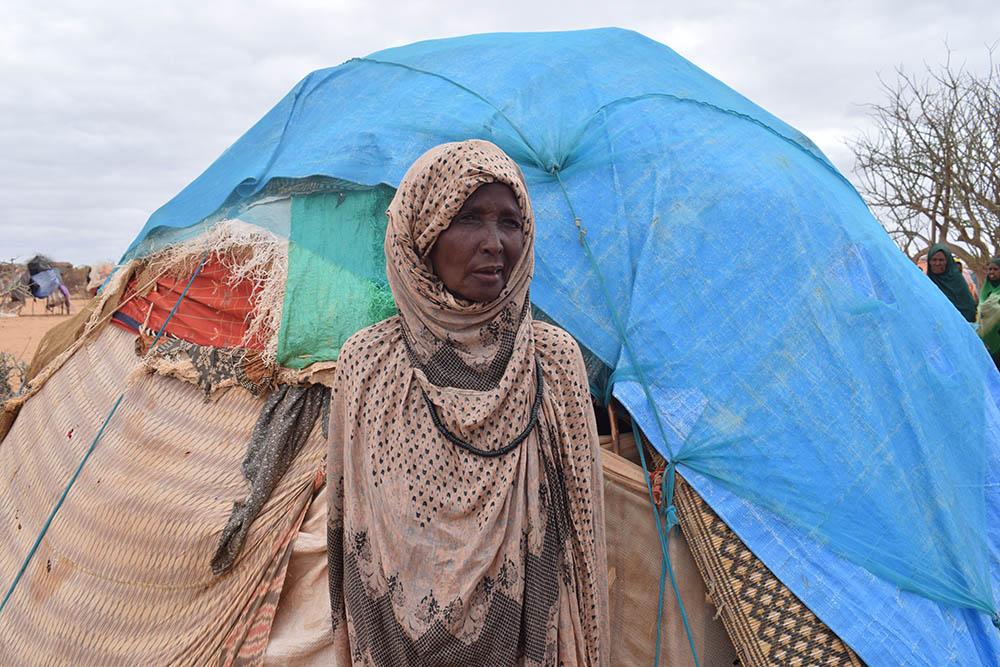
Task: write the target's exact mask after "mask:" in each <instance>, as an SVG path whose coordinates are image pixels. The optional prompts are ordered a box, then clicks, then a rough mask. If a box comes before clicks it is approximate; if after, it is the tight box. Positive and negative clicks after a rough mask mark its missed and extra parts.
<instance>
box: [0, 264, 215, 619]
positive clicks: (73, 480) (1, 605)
mask: <svg viewBox="0 0 1000 667" xmlns="http://www.w3.org/2000/svg"><path fill="white" fill-rule="evenodd" d="M210 254H211V251H209V252H207V253H205V256H204V257H202V258H201V262H200V263H199V264H198V268H197V269H195V271H194V273H193V274H192V275H191V280H189V281H188V284H187V286H186V287H185V288H184V291H183V292H181V295H180V297H178V299H177V303H175V304H174V307H173V308H171V309H170V313H169V314H168V315H167V319H165V320H164V321H163V326H162V327H160V330H159V331H158V332H157V333H156V337H155V338H153V342H152V344H151V345H150V346H149V351H150V352H151V351H152V350H153V346H154V345H156V342H157V341H158V340H160V336H162V335H163V332H164V331H166V330H167V322H169V321H170V318H171V317H173V316H174V313H175V312H176V311H177V306H179V305H181V301H182V300H183V299H184V297H185V295H187V293H188V289H190V287H191V284H192V283H193V282H194V279H195V277H196V276H197V275H198V272H199V271H201V267H202V266H204V265H205V260H207V259H208V256H209V255H210ZM146 354H149V352H147V353H146ZM124 397H125V392H122V393H121V394H119V395H118V400H116V401H115V404H114V405H113V406H112V407H111V411H110V412H109V413H108V416H107V417H106V418H105V419H104V423H103V424H101V428H100V430H99V431H97V435H96V436H94V441H93V442H92V443H90V447H89V448H88V449H87V453H86V454H84V455H83V460H82V461H80V465H78V466H77V467H76V472H74V473H73V476H72V477H71V478H70V480H69V484H67V485H66V488H65V489H64V490H63V492H62V495H61V496H59V500H58V501H57V502H56V506H55V507H54V508H52V513H51V514H49V518H48V519H46V520H45V523H44V524H43V525H42V530H41V532H40V533H38V537H37V538H35V543H34V544H33V545H31V550H30V551H29V552H28V555H27V557H26V558H25V559H24V562H23V563H21V569H19V570H18V571H17V576H15V577H14V581H13V582H12V583H11V585H10V588H8V589H7V594H6V595H4V596H3V602H0V612H2V611H3V609H4V607H6V606H7V600H9V599H10V596H11V594H12V593H13V592H14V589H15V588H17V584H18V583H19V582H20V581H21V577H22V576H24V572H25V570H27V569H28V565H29V564H30V563H31V559H32V558H34V556H35V552H36V551H38V545H39V544H41V543H42V539H43V538H44V537H45V534H46V533H47V532H48V530H49V526H50V525H52V520H53V519H55V518H56V513H57V512H58V511H59V508H60V507H62V504H63V501H64V500H66V496H67V495H68V494H69V490H70V489H71V488H73V484H75V483H76V478H77V477H79V476H80V471H82V470H83V466H84V464H86V463H87V459H89V458H90V455H91V454H92V453H93V452H94V448H95V447H96V446H97V441H98V440H100V439H101V436H102V435H104V429H106V428H107V426H108V423H110V422H111V417H113V416H114V414H115V412H116V411H117V410H118V406H119V405H121V402H122V399H123V398H124Z"/></svg>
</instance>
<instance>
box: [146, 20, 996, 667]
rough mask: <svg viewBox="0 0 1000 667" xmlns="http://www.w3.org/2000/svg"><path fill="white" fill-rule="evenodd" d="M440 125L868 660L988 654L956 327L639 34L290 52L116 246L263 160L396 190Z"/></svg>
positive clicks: (666, 446)
mask: <svg viewBox="0 0 1000 667" xmlns="http://www.w3.org/2000/svg"><path fill="white" fill-rule="evenodd" d="M466 138H483V139H487V140H490V141H492V142H494V143H496V144H497V145H499V146H500V147H501V148H502V149H503V150H505V151H506V152H507V153H508V154H510V155H511V156H512V157H513V158H514V159H516V160H517V161H518V163H519V164H520V165H521V167H522V170H523V171H524V173H525V177H526V180H527V183H528V187H529V191H530V194H531V197H532V202H533V204H534V207H535V213H536V219H537V230H538V232H537V234H538V236H537V244H536V254H537V259H536V273H535V279H534V282H533V285H532V299H533V301H534V302H535V303H536V304H537V305H538V306H539V307H540V308H541V309H542V310H543V311H544V312H545V313H547V314H548V315H549V316H551V317H552V318H553V319H554V320H556V321H557V322H559V323H560V324H561V325H562V326H563V327H564V328H566V329H567V330H569V331H570V333H572V334H573V336H575V337H576V338H577V339H578V340H579V341H580V342H581V343H582V344H583V345H585V346H586V347H587V348H589V349H590V350H591V351H593V352H594V353H595V354H596V355H597V356H598V357H599V358H600V359H601V361H603V362H604V363H605V364H606V365H607V366H609V367H610V368H613V369H614V374H613V382H614V383H615V384H614V393H615V395H616V396H617V397H619V399H620V400H621V401H622V403H623V404H624V405H625V406H626V407H627V408H628V409H629V411H630V412H631V413H632V414H633V416H634V417H635V418H636V420H637V421H638V422H639V424H640V425H641V426H642V428H643V430H644V431H645V433H646V434H647V435H648V437H649V438H650V439H651V440H652V441H653V443H654V444H655V446H656V447H657V448H658V449H659V450H660V451H661V452H662V453H664V455H665V456H667V457H668V458H670V459H672V460H675V461H678V462H679V463H680V470H681V471H682V472H687V473H688V474H689V475H690V476H691V478H692V479H694V480H695V486H696V488H698V490H699V492H700V493H701V494H702V495H703V496H704V497H705V498H706V499H707V500H708V501H709V502H710V503H711V504H712V505H713V507H715V508H716V509H717V510H718V511H720V514H722V516H723V517H724V518H725V519H726V520H727V522H729V524H730V525H731V526H732V527H733V528H734V530H736V532H737V533H738V534H740V535H741V537H743V539H744V541H746V543H747V544H748V546H749V547H750V548H751V549H752V550H754V551H755V553H757V554H758V555H759V556H761V558H762V559H763V560H764V562H765V563H766V564H767V565H768V566H769V567H771V568H772V569H773V570H774V571H775V572H776V573H777V574H778V575H779V576H780V577H781V578H782V580H783V581H784V582H785V583H786V584H787V585H789V586H790V587H791V588H792V590H793V591H795V592H796V593H797V594H798V595H799V596H800V598H801V599H802V600H803V601H804V602H805V603H806V604H807V605H808V606H810V608H812V609H814V610H816V611H817V613H818V614H819V615H820V617H821V618H822V619H823V620H824V621H825V622H826V623H827V624H828V625H829V626H830V627H831V628H832V629H833V630H834V631H835V632H837V633H838V634H839V635H840V636H841V637H844V638H845V639H846V640H847V641H848V642H849V643H850V644H851V645H852V646H853V647H854V648H855V649H856V650H857V651H858V652H859V655H860V656H861V657H862V659H864V660H865V661H866V662H868V663H869V664H873V665H877V664H898V663H899V660H900V656H907V655H910V657H911V658H913V659H912V660H910V659H905V660H904V662H907V663H908V664H962V665H968V664H995V657H994V658H991V657H990V656H996V655H998V654H1000V635H998V633H997V630H996V629H995V628H993V626H992V625H991V624H990V617H991V616H992V615H993V614H994V612H995V609H996V603H995V593H994V591H995V590H996V581H997V572H998V568H1000V564H998V560H997V556H996V554H997V551H998V550H997V545H998V544H1000V542H998V536H997V534H996V532H995V528H994V526H995V525H996V522H995V520H994V522H993V524H992V525H991V524H990V523H989V522H988V520H987V519H988V517H994V519H995V517H996V516H997V514H998V512H997V508H998V506H1000V503H998V493H997V488H998V487H997V486H996V483H995V482H994V481H992V480H994V479H995V467H994V466H993V464H990V465H988V461H992V460H994V459H995V457H996V452H997V451H998V441H997V439H998V437H1000V436H998V432H1000V431H998V429H997V428H996V424H997V420H996V418H995V417H996V414H997V404H998V399H1000V388H998V387H1000V378H998V375H997V373H996V370H995V369H994V368H993V366H992V363H991V361H990V359H989V357H988V355H987V354H986V352H985V350H984V349H983V346H982V343H981V341H979V339H978V338H977V337H976V336H975V334H974V333H973V332H972V331H971V330H970V328H969V327H968V325H967V324H966V323H965V322H964V320H963V319H962V318H961V316H960V315H959V314H958V313H957V311H955V309H954V307H953V306H952V305H951V304H950V303H949V302H948V301H947V299H946V298H945V297H944V296H943V295H942V294H941V293H940V291H939V290H937V289H936V288H935V287H934V286H933V285H932V284H931V283H930V282H929V281H928V280H927V279H926V277H925V276H923V275H922V274H921V273H920V272H919V271H918V269H917V268H916V267H915V266H913V264H912V263H910V262H909V261H908V260H907V259H906V258H905V257H904V256H903V255H902V254H901V253H900V252H899V251H898V250H897V249H896V248H895V247H894V245H893V244H892V243H891V241H890V240H889V238H888V237H887V235H886V234H885V233H884V232H883V231H882V229H881V228H880V227H879V225H878V223H877V222H876V221H875V220H874V218H873V217H872V216H871V214H870V212H869V211H868V210H867V208H866V207H865V205H864V203H863V202H862V201H861V199H860V197H859V196H858V195H857V193H856V192H855V191H854V189H853V188H852V187H851V186H850V184H849V183H848V182H847V181H846V180H845V179H844V178H843V177H842V176H841V175H840V174H839V173H837V172H836V170H835V169H834V168H833V167H832V166H831V164H830V163H829V161H828V160H827V159H826V158H825V157H824V156H823V155H822V154H821V152H820V151H819V150H818V149H817V148H816V147H815V146H814V145H813V144H812V143H811V142H810V141H809V140H808V139H806V138H805V137H804V136H803V135H801V134H800V133H799V132H797V131H796V130H794V129H793V128H791V127H789V126H788V125H786V124H784V123H783V122H781V121H780V120H778V119H777V118H775V117H773V116H771V115H770V114H768V113H767V112H766V111H764V110H762V109H760V108H759V107H757V106H756V105H754V104H753V103H752V102H750V101H748V100H747V99H745V98H744V97H742V96H740V95H739V94H737V93H736V92H734V91H733V90H731V89H729V88H728V87H726V86H725V85H723V84H722V83H720V82H719V81H717V80H715V79H713V78H712V77H710V76H708V75H707V74H705V73H704V72H702V71H701V70H699V69H698V68H696V67H695V66H694V65H692V64H691V63H689V62H688V61H686V60H684V59H683V58H682V57H680V56H679V55H677V54H676V53H674V52H673V51H671V50H670V49H669V48H667V47H665V46H663V45H661V44H658V43H656V42H653V41H651V40H649V39H646V38H644V37H642V36H641V35H638V34H636V33H633V32H628V31H623V30H617V29H604V30H593V31H582V32H569V33H536V34H502V35H478V36H471V37H466V38H459V39H451V40H440V41H431V42H422V43H419V44H414V45H411V46H407V47H400V48H396V49H389V50H387V51H382V52H379V53H376V54H373V55H371V56H368V57H366V58H359V59H355V60H351V61H349V62H347V63H345V64H343V65H341V66H340V67H336V68H332V69H326V70H320V71H318V72H314V73H313V74H310V75H309V76H307V77H306V78H305V79H303V80H302V81H301V82H300V83H299V84H298V85H297V86H296V87H295V88H294V89H293V90H292V91H291V92H290V93H289V94H288V96H287V97H286V98H285V99H283V100H282V101H281V102H280V103H279V104H278V105H277V106H276V107H275V108H274V109H272V110H271V111H270V112H269V113H268V114H267V115H266V116H264V117H263V118H262V119H261V120H260V121H259V122H258V123H257V124H256V125H255V126H254V127H253V128H251V129H250V130H249V131H248V132H247V134H245V135H244V136H243V137H242V138H241V139H240V140H239V141H237V142H236V143H235V144H234V145H233V146H232V147H231V148H230V149H229V150H228V151H226V153H224V154H223V155H222V156H221V157H220V158H219V159H218V160H217V161H216V162H215V163H214V164H213V165H212V166H211V167H209V168H208V170H206V172H205V173H204V174H202V175H201V176H200V177H199V178H198V179H197V180H195V181H194V182H193V183H191V184H190V185H189V186H188V187H187V188H185V189H184V190H183V191H182V192H181V193H180V194H179V195H177V197H175V198H174V199H173V200H171V201H170V202H168V203H167V204H166V205H165V206H164V207H162V208H161V209H160V210H158V211H157V212H156V213H154V214H153V216H152V217H151V218H150V220H149V221H148V223H147V225H146V227H145V229H144V230H143V231H142V233H141V234H140V235H139V237H138V238H137V239H136V241H135V243H134V244H133V246H132V247H131V248H130V250H129V252H128V253H127V256H135V255H141V254H144V253H145V252H148V251H149V250H150V249H152V248H155V247H157V244H158V243H162V242H163V240H164V239H167V238H171V237H172V236H171V235H176V234H177V233H178V232H177V230H180V229H184V228H188V227H190V226H192V225H195V224H199V223H202V222H203V221H205V220H209V219H218V218H221V217H226V215H227V214H229V213H235V212H236V211H238V210H240V207H241V206H243V205H244V204H245V203H246V202H248V201H252V199H253V198H254V197H255V196H256V195H257V194H258V193H260V192H261V191H262V189H263V188H265V186H266V185H267V184H268V183H270V182H271V181H272V179H275V178H286V179H304V178H311V177H315V176H318V175H322V176H328V177H332V178H337V179H343V180H345V181H350V182H353V183H356V184H361V185H366V186H370V185H376V184H380V183H384V184H387V185H390V186H393V187H394V186H396V185H397V184H398V182H399V179H400V178H401V177H402V175H403V173H404V172H405V170H406V168H407V167H408V166H409V165H410V163H411V162H412V161H413V160H414V159H415V158H416V157H417V156H418V155H420V154H421V153H422V152H423V151H425V150H426V149H428V148H430V147H431V146H434V145H436V144H438V143H441V142H444V141H454V140H461V139H466ZM988 475H989V476H990V477H989V478H988V477H987V476H988ZM775 543H778V544H779V545H780V548H775V546H774V545H775ZM783 550H784V551H783ZM802 578H805V579H806V580H808V581H810V582H811V584H810V585H808V586H803V585H799V584H798V583H797V581H799V580H800V579H802ZM868 581H874V582H877V585H870V586H869V585H867V584H866V583H864V582H868ZM899 589H902V592H901V591H900V590H899ZM830 591H843V592H844V595H843V596H834V597H833V598H831V597H830V595H829V592H830ZM650 594H653V592H651V593H650ZM897 598H898V599H899V600H904V601H905V602H904V603H899V604H897V605H896V607H898V608H899V609H900V610H902V611H897V613H895V614H885V613H884V610H885V609H887V608H889V607H892V603H893V601H894V600H896V599H897ZM831 600H833V601H831ZM838 600H843V601H844V603H843V604H840V603H839V602H837V601H838ZM896 607H892V608H893V609H896ZM956 619H958V620H956ZM876 623H877V624H881V629H882V631H881V632H880V633H878V635H877V636H874V637H871V636H866V635H865V634H864V632H863V631H862V630H859V628H865V627H870V625H871V624H876ZM918 646H919V647H923V648H922V649H920V650H921V651H923V652H924V653H925V654H926V655H932V656H947V660H944V661H942V662H933V663H932V662H924V663H921V662H920V661H921V660H923V657H919V656H916V652H917V649H916V648H914V647H918ZM991 660H992V662H991Z"/></svg>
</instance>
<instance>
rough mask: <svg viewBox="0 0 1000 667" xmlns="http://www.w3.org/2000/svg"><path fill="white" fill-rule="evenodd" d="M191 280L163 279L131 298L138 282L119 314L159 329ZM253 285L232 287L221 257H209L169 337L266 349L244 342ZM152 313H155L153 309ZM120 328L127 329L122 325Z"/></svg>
mask: <svg viewBox="0 0 1000 667" xmlns="http://www.w3.org/2000/svg"><path fill="white" fill-rule="evenodd" d="M190 279H191V277H190V276H182V277H180V278H173V277H169V276H164V277H162V278H160V279H159V280H157V281H156V286H155V287H154V288H153V289H152V291H150V292H149V294H146V295H145V296H141V297H135V298H131V297H132V296H133V295H134V294H135V291H136V281H135V280H134V279H133V280H132V281H131V282H130V283H129V285H128V287H127V288H126V290H125V294H124V296H123V299H122V300H123V301H127V303H125V305H123V306H122V307H121V308H120V309H119V310H118V312H119V313H121V314H122V315H126V316H128V317H130V318H132V319H133V320H135V321H136V322H138V323H140V324H143V325H144V326H146V327H148V328H150V329H152V330H154V331H159V330H160V327H162V326H163V323H164V321H166V319H167V315H169V314H170V310H171V309H172V308H173V307H174V304H176V303H177V300H178V299H179V298H180V296H181V293H182V292H184V288H185V287H186V286H187V284H188V281H189V280H190ZM253 297H254V286H253V284H252V283H250V282H249V281H241V282H238V283H236V284H233V285H231V284H230V282H229V271H228V269H226V267H225V266H223V264H222V263H221V262H219V261H218V259H217V258H215V257H214V256H213V257H209V258H208V260H207V261H206V262H205V264H204V266H202V267H201V271H199V272H198V275H197V276H196V277H195V279H194V282H193V283H191V287H190V289H188V291H187V294H186V295H185V296H184V299H183V300H181V303H180V305H179V306H178V307H177V312H175V313H174V316H173V317H172V318H170V323H169V324H168V325H167V330H166V333H167V334H169V335H170V336H174V337H175V338H180V339H181V340H186V341H189V342H192V343H197V344H199V345H208V346H211V347H225V348H228V347H247V348H252V349H257V350H260V349H263V348H264V344H263V341H261V340H259V339H256V338H254V339H252V340H250V341H248V342H244V341H243V337H244V336H245V335H246V332H247V320H248V318H249V316H250V313H251V312H252V311H253ZM150 309H152V311H150ZM114 323H115V324H116V325H118V326H120V327H122V328H124V329H127V328H128V327H127V325H125V324H122V323H121V322H119V321H117V320H116V321H115V322H114Z"/></svg>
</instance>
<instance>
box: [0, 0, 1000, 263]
mask: <svg viewBox="0 0 1000 667" xmlns="http://www.w3.org/2000/svg"><path fill="white" fill-rule="evenodd" d="M144 4H145V3H133V2H128V3H126V2H121V1H119V2H114V1H107V0H83V1H79V2H71V1H68V0H54V1H50V2H47V3H39V5H38V6H36V7H31V6H29V4H28V3H13V2H10V3H7V7H6V8H5V11H4V14H3V20H2V21H0V82H2V85H0V229H2V231H3V235H2V240H0V260H6V259H9V258H17V259H19V260H24V259H26V258H27V257H28V256H30V255H32V254H34V253H36V252H43V253H46V254H48V255H50V256H51V257H53V258H54V259H57V260H63V261H70V262H73V263H75V264H85V263H90V262H94V261H98V260H102V259H108V260H112V261H114V260H117V259H118V258H119V257H120V255H121V254H122V252H124V250H125V248H126V247H127V246H128V244H129V243H130V242H131V240H132V239H133V238H134V236H135V235H136V234H137V233H138V231H139V230H140V229H141V228H142V226H143V224H144V223H145V221H146V219H147V218H148V217H149V215H150V213H152V212H153V211H154V210H155V209H157V208H158V207H159V206H161V205H162V204H163V203H165V202H166V201H167V200H169V199H170V198H171V197H173V196H174V195H175V194H176V193H177V192H178V191H180V189H181V188H183V187H184V186H185V185H186V184H187V183H188V182H190V181H191V180H192V179H194V178H195V177H197V176H198V174H200V173H201V172H202V171H203V170H204V169H205V167H207V166H208V165H209V164H210V163H211V162H212V161H213V160H214V159H215V158H216V157H218V155H219V154H220V153H221V152H222V151H224V150H225V149H226V148H227V147H228V146H229V145H230V144H232V143H233V142H234V141H235V140H236V139H237V138H238V137H239V136H240V135H242V134H243V133H244V132H245V131H246V130H247V129H249V127H250V126H251V125H252V124H253V123H254V122H256V121H257V119H259V118H260V117H261V116H262V115H264V113H266V112H267V110H268V109H270V108H271V107H272V106H273V105H274V103H275V102H277V101H278V100H279V99H280V98H281V97H282V96H284V94H285V93H286V92H288V90H289V89H290V88H291V87H292V86H293V85H294V84H295V83H296V82H297V81H298V80H299V79H301V78H302V77H303V76H305V75H306V74H308V73H309V72H310V71H312V70H315V69H319V68H322V67H329V66H332V65H337V64H340V63H342V62H343V61H345V60H347V59H349V58H352V57H355V56H363V55H366V54H368V53H371V52H373V51H377V50H380V49H383V48H387V47H390V46H399V45H403V44H408V43H410V42H414V41H419V40H423V39H432V38H439V37H451V36H457V35H464V34H469V33H478V32H494V31H538V30H571V29H578V28H594V27H601V26H618V27H622V28H630V29H634V30H637V31H639V32H641V33H643V34H645V35H647V36H648V37H651V38H653V39H655V40H658V41H660V42H663V43H664V44H666V45H668V46H670V47H671V48H673V49H674V50H676V51H677V52H679V53H680V54H681V55H683V56H684V57H686V58H688V59H689V60H691V61H692V62H694V63H695V64H696V65H698V66H699V67H701V68H702V69H704V70H706V71H708V72H709V73H710V74H712V75H714V76H716V77H717V78H719V79H721V80H722V81H723V82H725V83H727V84H728V85H729V86H731V87H732V88H734V89H736V90H737V91H739V92H740V93H742V94H743V95H745V96H747V97H749V98H750V99H751V100H753V101H754V102H756V103H757V104H759V105H760V106H762V107H764V108H765V109H767V110H768V111H770V112H771V113H773V114H775V115H776V116H778V117H779V118H781V119H783V120H784V121H786V122H787V123H789V124H791V125H792V126H794V127H796V128H798V129H799V130H801V131H802V132H804V133H805V134H806V135H807V136H809V137H810V138H811V139H812V140H813V141H814V142H815V143H816V144H817V145H819V147H820V148H821V149H822V150H823V151H824V152H825V153H826V154H827V155H828V156H829V157H830V159H831V160H833V162H834V163H835V164H836V165H837V167H838V168H839V169H840V170H841V171H842V172H843V173H844V174H845V175H847V176H848V177H852V175H851V170H852V169H853V158H852V156H851V153H850V151H849V149H848V148H847V147H846V145H845V141H846V140H847V139H849V138H851V137H854V136H856V135H857V134H858V133H859V132H862V131H864V129H865V128H866V124H867V117H866V111H865V108H864V105H865V104H866V103H870V102H876V101H879V100H880V99H881V94H880V92H879V83H878V78H877V77H878V75H879V73H881V74H882V75H883V76H887V77H889V78H890V79H891V78H893V77H894V76H895V75H894V68H895V67H896V66H898V65H903V66H904V67H905V68H907V69H908V70H912V71H916V70H919V69H921V68H922V67H923V66H924V63H928V64H932V65H936V64H938V63H940V62H942V61H943V60H944V59H945V57H946V48H945V44H946V43H947V45H948V46H949V47H950V48H951V50H952V53H953V55H952V59H953V62H954V61H956V60H957V61H958V62H965V63H966V64H967V66H968V67H969V68H971V69H973V70H977V71H983V70H984V68H985V66H986V45H988V44H993V43H995V42H996V41H997V40H998V39H1000V2H997V1H996V0H982V1H980V0H972V1H966V2H955V3H948V2H941V1H933V2H932V1H926V0H919V1H917V2H912V1H909V2H902V1H894V0H871V1H869V2H863V3H862V2H851V1H841V2H832V1H831V2H827V1H823V0H812V1H807V0H802V1H801V2H781V1H777V0H768V1H767V2H763V1H760V2H743V1H740V0H725V1H724V2H723V1H720V0H701V2H699V3H695V2H688V3H673V2H662V1H661V2H655V1H653V2H650V1H649V0H643V1H641V2H629V1H627V0H626V1H625V2H620V3H607V2H595V1H593V0H587V1H586V2H581V3H578V4H577V5H576V6H574V7H573V8H572V9H571V10H566V9H560V8H559V7H557V5H556V3H549V2H547V1H546V0H533V1H531V2H524V1H522V0H511V1H508V2H505V3H501V4H500V5H495V4H494V5H492V6H488V5H486V4H484V3H479V4H474V3H468V2H461V3H459V2H435V1H429V2H420V1H419V0H417V1H411V2H402V1H399V2H395V3H386V2H371V1H366V2H362V1H360V0H315V1H312V0H282V1H281V2H274V1H271V0H266V1H264V2H247V1H245V0H244V1H243V2H233V1H227V0H223V1H221V2H213V1H211V0H208V1H206V0H195V1H190V0H184V1H178V2H170V1H169V0H168V1H167V2H163V3H150V4H149V5H148V6H144ZM558 5H559V6H565V4H564V3H562V2H560V3H558ZM696 5H697V6H696Z"/></svg>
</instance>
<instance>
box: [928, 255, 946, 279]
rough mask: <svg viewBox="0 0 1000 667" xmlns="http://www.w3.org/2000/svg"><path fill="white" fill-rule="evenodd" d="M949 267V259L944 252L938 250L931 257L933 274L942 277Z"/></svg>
mask: <svg viewBox="0 0 1000 667" xmlns="http://www.w3.org/2000/svg"><path fill="white" fill-rule="evenodd" d="M947 267H948V258H947V257H945V256H944V250H938V251H937V252H936V253H934V254H933V255H931V273H933V274H935V275H940V274H942V273H944V270H945V269H946V268H947Z"/></svg>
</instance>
